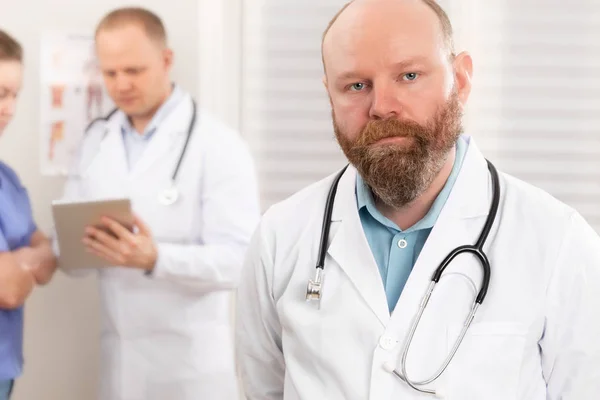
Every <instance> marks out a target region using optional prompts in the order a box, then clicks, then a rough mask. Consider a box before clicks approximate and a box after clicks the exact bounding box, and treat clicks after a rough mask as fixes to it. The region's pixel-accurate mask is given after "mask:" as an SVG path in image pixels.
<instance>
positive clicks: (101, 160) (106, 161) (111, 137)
mask: <svg viewBox="0 0 600 400" xmlns="http://www.w3.org/2000/svg"><path fill="white" fill-rule="evenodd" d="M119 121H120V120H119V118H112V119H111V120H110V121H109V122H108V123H107V125H106V128H105V132H106V136H105V137H104V139H102V141H101V142H100V148H99V149H98V153H97V154H96V156H95V157H94V159H93V161H92V162H91V164H90V166H89V167H88V171H87V172H88V173H90V174H93V173H94V172H95V171H100V174H101V175H103V176H106V175H107V170H112V171H114V175H116V176H118V177H125V176H127V170H128V167H127V154H126V153H125V145H124V144H123V137H122V135H121V126H120V123H119ZM114 175H109V176H114Z"/></svg>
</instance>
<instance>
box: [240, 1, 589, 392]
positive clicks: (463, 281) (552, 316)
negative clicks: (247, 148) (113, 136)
mask: <svg viewBox="0 0 600 400" xmlns="http://www.w3.org/2000/svg"><path fill="white" fill-rule="evenodd" d="M322 50H323V51H322V53H323V63H324V70H325V75H324V84H325V87H326V89H327V93H328V95H329V99H330V102H331V107H332V115H333V122H334V132H335V135H336V137H337V140H338V142H339V144H340V147H341V148H342V150H343V152H344V154H345V155H346V157H347V158H348V161H349V166H348V167H347V168H345V169H344V170H342V171H341V172H336V173H334V174H332V175H331V176H329V177H327V178H326V179H324V180H322V181H320V182H317V183H315V184H313V185H311V186H310V187H308V188H305V189H303V190H302V191H300V192H299V193H297V194H295V195H293V196H291V197H290V198H288V199H286V200H285V201H283V202H281V203H279V204H276V205H274V206H273V207H271V208H270V209H269V210H268V212H267V213H265V215H264V216H263V219H262V222H261V224H260V227H259V229H258V230H257V231H256V232H255V234H254V238H253V240H252V242H251V245H250V249H249V252H248V254H247V257H246V263H245V266H244V270H243V275H242V279H241V284H240V287H239V290H238V296H237V301H238V308H237V319H238V322H237V354H238V363H239V365H240V370H241V381H242V383H243V387H244V393H245V395H246V398H247V399H248V400H255V399H256V400H258V399H260V400H275V399H277V400H281V399H294V400H298V399H302V400H309V399H327V400H338V399H339V400H342V399H343V400H354V399H356V400H365V399H371V400H391V399H406V400H411V399H414V400H417V399H427V398H432V397H433V396H437V397H445V398H448V399H460V400H470V399H474V400H481V399H485V400H507V399H513V400H514V399H519V400H547V399H552V400H558V399H561V400H575V399H577V400H581V399H595V398H597V396H598V393H599V392H600V380H599V379H598V377H599V376H600V340H598V338H600V312H598V310H599V309H600V239H599V237H598V235H597V234H596V233H595V232H594V231H593V230H592V229H591V228H590V226H589V225H588V224H587V223H586V222H585V221H584V219H583V218H582V217H581V216H580V215H579V214H578V213H577V212H576V211H575V210H573V209H572V208H571V207H568V206H567V205H565V204H562V203H560V202H559V201H557V200H556V199H554V198H552V197H551V196H549V195H548V194H546V193H544V192H543V191H541V190H540V189H538V188H535V187H533V186H531V185H529V184H527V183H524V182H521V181H519V180H517V179H515V178H514V177H511V176H509V175H507V174H504V173H500V172H497V171H496V168H495V167H494V166H493V164H492V163H490V162H488V161H487V160H486V159H485V157H484V155H483V154H482V153H481V152H480V150H479V149H478V148H477V146H476V144H475V141H474V140H473V138H471V137H469V136H466V135H463V133H462V130H463V129H462V127H461V119H462V114H463V110H464V108H465V105H466V103H467V100H468V97H469V93H470V91H471V76H472V70H473V61H472V58H471V56H470V55H469V54H468V53H466V52H462V53H460V54H455V51H454V46H453V40H452V27H451V24H450V21H449V19H448V16H447V15H446V14H445V12H444V11H443V10H442V9H441V8H440V6H439V5H438V4H437V3H436V2H435V1H433V0H355V1H353V2H351V3H350V4H349V5H347V6H346V7H344V8H343V9H342V10H341V11H340V12H339V13H338V14H337V15H336V16H335V17H334V19H333V20H332V22H331V23H330V25H329V27H328V28H327V30H326V32H325V34H324V38H323V44H322ZM315 266H316V267H317V268H316V269H315ZM307 283H308V286H307ZM434 289H435V290H434ZM307 300H308V301H307Z"/></svg>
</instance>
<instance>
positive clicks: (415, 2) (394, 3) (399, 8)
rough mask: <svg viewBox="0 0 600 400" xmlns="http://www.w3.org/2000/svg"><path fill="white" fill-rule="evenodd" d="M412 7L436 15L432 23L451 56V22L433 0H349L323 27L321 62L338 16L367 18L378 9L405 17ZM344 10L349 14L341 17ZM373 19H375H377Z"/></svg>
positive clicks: (386, 13)
mask: <svg viewBox="0 0 600 400" xmlns="http://www.w3.org/2000/svg"><path fill="white" fill-rule="evenodd" d="M414 7H416V8H417V10H418V11H421V12H422V11H423V7H425V9H427V10H428V11H429V12H430V13H433V16H435V17H436V18H435V19H434V20H435V21H434V23H436V24H437V25H438V28H439V29H440V35H441V38H442V40H443V43H444V45H445V47H446V50H447V52H448V55H449V56H453V55H454V38H453V30H452V23H451V22H450V19H449V18H448V15H447V14H446V12H445V11H444V10H443V9H442V7H440V5H439V4H438V3H437V2H436V1H435V0H351V1H350V2H348V3H346V4H345V5H344V6H343V7H342V8H341V9H340V10H339V11H338V12H337V14H336V15H335V16H334V17H333V18H332V19H331V21H330V22H329V24H328V26H327V28H326V29H325V32H324V33H323V39H322V43H321V45H322V46H321V50H322V56H323V63H325V54H324V53H325V51H326V50H325V47H326V46H325V42H326V41H328V34H329V31H330V30H331V29H332V28H333V26H334V25H335V24H336V22H337V21H338V19H340V17H341V18H342V19H346V20H350V19H352V18H353V17H354V18H356V17H357V16H361V14H362V16H363V17H365V18H368V16H369V14H370V11H375V13H373V14H374V15H373V16H376V14H377V11H379V13H381V14H385V15H390V14H393V15H394V16H395V17H400V18H402V16H403V15H402V14H404V17H407V15H406V14H407V13H411V8H414ZM419 8H420V10H419ZM346 10H348V14H350V15H344V16H343V17H342V15H343V14H346ZM418 11H417V12H418ZM431 16H432V15H430V17H431ZM346 17H347V18H346ZM374 21H377V19H375V20H374ZM346 22H347V21H346ZM393 23H395V24H398V23H401V19H395V20H394V21H393Z"/></svg>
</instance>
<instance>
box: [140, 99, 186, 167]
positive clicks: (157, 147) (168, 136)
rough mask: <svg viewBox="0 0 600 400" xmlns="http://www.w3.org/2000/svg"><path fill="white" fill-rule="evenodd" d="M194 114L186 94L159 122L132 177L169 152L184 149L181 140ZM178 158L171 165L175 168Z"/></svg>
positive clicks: (178, 151)
mask: <svg viewBox="0 0 600 400" xmlns="http://www.w3.org/2000/svg"><path fill="white" fill-rule="evenodd" d="M191 114H192V105H191V101H190V98H189V96H185V97H184V98H183V99H182V100H181V102H180V103H179V105H178V106H177V107H176V108H175V109H174V110H173V111H172V112H171V113H170V114H169V115H168V116H166V118H165V119H164V120H163V121H162V123H160V124H159V126H158V127H157V130H156V132H155V133H154V137H152V138H151V139H150V143H148V147H147V148H146V149H145V150H144V152H143V153H142V155H141V157H140V159H139V160H138V162H137V163H136V164H135V165H134V166H133V168H132V170H131V177H132V178H135V177H137V176H138V175H139V174H142V173H143V172H145V171H146V170H147V169H148V168H149V167H151V166H152V165H153V164H154V163H155V162H157V161H159V160H160V159H161V158H162V157H164V156H165V155H167V154H170V153H172V152H173V151H176V152H177V154H178V155H179V153H180V152H181V149H183V141H182V140H179V139H181V138H182V137H183V136H185V135H186V134H187V127H188V124H189V121H190V117H191ZM176 163H177V160H175V163H174V164H173V165H172V166H166V167H165V168H169V167H171V168H172V169H173V171H174V170H175V167H176Z"/></svg>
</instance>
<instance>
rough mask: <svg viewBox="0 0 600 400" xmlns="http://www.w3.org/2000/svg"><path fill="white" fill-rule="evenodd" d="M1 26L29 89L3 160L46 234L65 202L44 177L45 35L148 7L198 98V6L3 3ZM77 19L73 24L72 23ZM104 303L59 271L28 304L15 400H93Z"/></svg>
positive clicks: (4, 143) (54, 181) (4, 141)
mask: <svg viewBox="0 0 600 400" xmlns="http://www.w3.org/2000/svg"><path fill="white" fill-rule="evenodd" d="M0 1H1V3H2V4H1V5H2V11H1V12H0V27H2V29H5V30H7V31H9V32H10V33H12V34H13V35H14V36H16V37H17V39H18V40H19V41H20V42H21V43H22V44H23V46H24V48H25V57H26V74H25V82H24V87H23V91H22V94H21V97H20V99H19V104H18V109H17V115H16V117H15V120H14V121H13V123H12V125H11V126H9V128H8V129H7V131H6V132H5V133H4V136H3V137H2V138H1V141H0V159H2V160H4V161H5V162H7V163H8V164H10V165H11V166H13V168H15V170H16V171H17V173H18V174H19V175H20V177H21V179H22V180H23V182H24V184H25V185H26V186H27V187H28V188H29V191H30V195H31V199H32V203H33V208H34V214H35V218H36V220H37V222H38V224H39V226H40V228H41V229H43V230H45V231H48V230H49V229H50V227H51V223H52V221H51V214H50V208H49V205H50V202H51V201H52V199H54V198H56V197H57V196H59V194H60V192H61V190H62V183H63V181H62V179H58V178H48V177H44V176H42V175H41V173H40V170H39V155H38V148H39V139H40V138H39V129H38V126H39V117H40V115H39V93H40V90H39V74H40V67H39V65H38V61H39V55H38V53H39V41H40V34H41V33H42V31H43V30H45V29H61V30H62V29H64V30H69V29H74V30H77V31H80V30H82V29H83V30H85V29H89V30H90V31H93V29H94V26H95V24H96V23H97V21H98V20H99V18H100V17H101V16H102V15H103V14H104V13H105V12H107V11H109V10H110V9H112V8H114V7H119V6H124V5H143V6H145V7H148V8H150V9H152V10H153V11H155V12H157V13H158V14H159V15H160V16H161V17H162V18H163V20H164V22H165V24H166V27H167V30H168V33H169V35H170V41H171V45H172V47H173V48H174V51H175V66H174V74H173V78H174V79H175V80H176V81H177V82H178V83H179V84H181V85H182V86H183V87H184V88H186V89H187V90H189V91H190V92H191V93H192V94H193V95H197V94H198V90H197V87H198V81H199V77H198V64H199V61H198V48H199V44H198V15H199V14H198V5H197V3H198V1H197V0H177V8H175V7H174V6H173V2H168V1H162V0H145V1H143V2H142V1H137V2H135V1H123V0H102V2H91V1H81V0H22V1H10V2H9V1H8V0H0ZM73 16H75V17H73ZM97 307H98V299H97V293H96V285H95V281H94V280H93V279H91V278H90V279H87V280H74V279H69V278H66V277H65V276H64V275H63V274H62V273H61V272H59V273H57V275H56V276H55V279H54V280H53V281H52V282H51V283H50V284H49V285H48V286H47V287H44V288H42V289H38V290H36V291H35V292H34V293H33V295H32V296H31V297H30V299H29V300H28V302H27V305H26V316H25V358H26V365H25V374H24V376H23V377H22V378H21V379H19V380H18V383H17V386H16V389H15V397H14V399H15V400H32V399H51V400H55V399H57V400H58V399H60V400H82V399H86V400H88V399H94V398H95V396H94V393H95V388H96V376H97V360H98V347H97V343H98V309H97Z"/></svg>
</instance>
